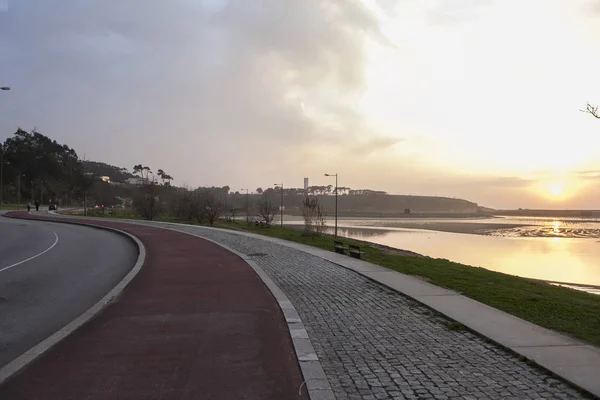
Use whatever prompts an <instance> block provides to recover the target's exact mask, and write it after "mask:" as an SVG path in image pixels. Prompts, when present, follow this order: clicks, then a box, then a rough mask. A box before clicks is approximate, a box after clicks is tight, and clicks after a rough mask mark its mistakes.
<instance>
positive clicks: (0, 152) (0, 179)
mask: <svg viewBox="0 0 600 400" xmlns="http://www.w3.org/2000/svg"><path fill="white" fill-rule="evenodd" d="M0 90H10V88H9V87H8V86H2V87H0ZM3 194H4V147H2V144H1V143H0V210H2V204H3V203H2V201H3V199H2V195H3Z"/></svg>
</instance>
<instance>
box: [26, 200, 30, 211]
mask: <svg viewBox="0 0 600 400" xmlns="http://www.w3.org/2000/svg"><path fill="white" fill-rule="evenodd" d="M29 211H31V202H29V201H28V202H27V212H29Z"/></svg>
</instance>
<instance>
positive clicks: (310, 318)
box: [177, 226, 588, 400]
mask: <svg viewBox="0 0 600 400" xmlns="http://www.w3.org/2000/svg"><path fill="white" fill-rule="evenodd" d="M177 229H178V230H181V231H184V232H191V233H194V234H197V235H201V236H204V237H206V238H208V239H211V240H214V241H216V242H219V243H222V244H224V245H226V246H228V247H230V248H232V249H234V250H236V251H238V252H240V253H243V254H247V255H251V254H266V255H261V256H260V257H258V256H255V257H253V256H249V258H251V259H252V260H253V261H254V262H255V263H256V264H258V265H259V266H260V267H261V268H262V269H263V270H264V271H265V272H266V273H267V274H268V275H269V277H270V278H271V279H272V280H273V281H274V282H275V283H276V284H277V285H278V286H279V288H281V290H282V291H283V292H284V293H285V294H286V295H287V297H288V298H289V300H290V301H291V302H292V304H293V305H294V307H295V308H296V311H297V312H298V314H299V316H300V318H301V319H302V322H303V324H304V327H305V328H306V331H307V332H308V334H309V336H310V340H311V342H312V344H313V347H314V349H315V352H316V354H317V356H318V358H319V361H320V362H321V365H322V366H323V370H324V371H325V374H326V376H327V378H328V380H329V383H330V385H331V388H332V390H333V392H334V393H335V395H336V396H337V398H338V399H358V398H361V399H374V400H377V399H394V398H396V399H425V398H432V399H433V398H436V399H456V398H459V399H460V398H462V399H479V398H483V399H490V398H492V399H493V398H510V397H512V398H518V399H536V398H568V399H586V398H588V397H585V396H583V395H582V394H580V393H579V392H577V391H576V390H573V388H572V387H570V386H569V385H567V384H565V383H563V382H562V381H559V380H556V379H554V377H552V376H550V375H549V374H548V373H546V372H545V371H543V370H541V369H537V368H535V367H534V366H531V365H529V364H527V363H525V362H523V361H521V360H519V359H518V358H517V357H516V356H514V355H513V354H511V353H509V352H508V351H506V350H504V349H503V348H501V347H499V346H497V345H494V344H492V343H490V342H489V341H487V340H484V339H483V338H481V337H479V336H478V335H475V334H473V333H471V332H469V331H456V330H452V329H450V328H449V326H451V324H450V323H449V321H448V320H447V319H445V318H444V317H443V316H440V315H438V314H436V313H434V312H432V311H431V310H430V309H428V308H427V307H425V306H423V305H420V304H419V303H417V302H416V301H413V300H411V299H409V298H407V297H404V296H402V295H400V294H398V293H396V292H394V291H392V290H391V289H389V288H386V287H385V286H383V285H381V284H378V283H375V282H373V281H371V280H369V279H367V278H365V277H363V276H361V275H359V274H357V273H355V272H353V271H349V270H347V269H345V268H342V267H340V266H338V265H335V264H333V263H330V262H328V261H326V260H323V259H321V258H319V257H317V256H313V255H310V254H307V253H304V252H302V251H299V250H295V249H292V248H289V247H287V246H283V245H280V244H277V243H272V242H269V241H265V240H262V239H259V238H253V237H247V236H241V235H237V234H235V233H230V232H223V231H216V230H209V229H206V228H202V227H185V226H182V227H178V228H177ZM388 387H389V388H390V389H389V390H387V389H386V388H388ZM392 389H393V390H392ZM491 389H493V390H492V391H490V390H491ZM494 396H495V397H494Z"/></svg>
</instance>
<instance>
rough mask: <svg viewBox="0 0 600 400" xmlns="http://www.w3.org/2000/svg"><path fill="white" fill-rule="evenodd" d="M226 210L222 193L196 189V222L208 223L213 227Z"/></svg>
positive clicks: (208, 189)
mask: <svg viewBox="0 0 600 400" xmlns="http://www.w3.org/2000/svg"><path fill="white" fill-rule="evenodd" d="M226 209H227V202H226V201H225V199H224V196H223V192H221V191H219V190H214V189H211V188H201V189H198V216H199V219H198V222H203V221H208V223H209V224H210V225H211V226H213V225H214V224H215V221H217V220H218V219H219V217H220V216H221V215H223V212H224V211H225V210H226Z"/></svg>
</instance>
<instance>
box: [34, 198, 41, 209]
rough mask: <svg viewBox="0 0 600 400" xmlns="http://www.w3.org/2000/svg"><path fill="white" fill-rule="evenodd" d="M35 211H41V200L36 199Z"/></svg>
mask: <svg viewBox="0 0 600 400" xmlns="http://www.w3.org/2000/svg"><path fill="white" fill-rule="evenodd" d="M35 211H40V202H39V201H37V200H36V201H35Z"/></svg>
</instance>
